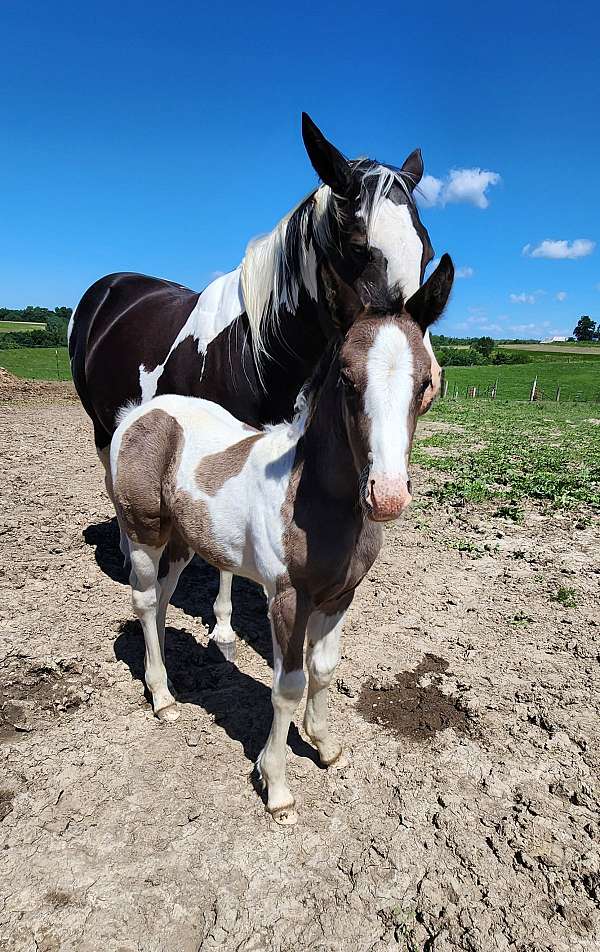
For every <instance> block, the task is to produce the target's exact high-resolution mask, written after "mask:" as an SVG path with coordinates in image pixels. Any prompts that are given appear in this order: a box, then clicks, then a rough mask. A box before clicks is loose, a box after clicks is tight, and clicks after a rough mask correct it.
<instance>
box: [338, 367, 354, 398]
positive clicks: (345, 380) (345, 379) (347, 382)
mask: <svg viewBox="0 0 600 952" xmlns="http://www.w3.org/2000/svg"><path fill="white" fill-rule="evenodd" d="M340 380H341V381H342V384H343V386H344V389H345V390H346V391H347V393H356V384H355V383H354V381H353V379H352V377H351V376H350V374H349V373H348V372H347V371H346V370H340Z"/></svg>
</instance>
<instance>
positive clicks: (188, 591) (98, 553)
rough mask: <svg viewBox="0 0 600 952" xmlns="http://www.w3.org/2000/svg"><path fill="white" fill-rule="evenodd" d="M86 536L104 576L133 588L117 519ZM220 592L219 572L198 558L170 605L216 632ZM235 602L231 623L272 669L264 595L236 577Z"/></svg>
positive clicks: (98, 525)
mask: <svg viewBox="0 0 600 952" xmlns="http://www.w3.org/2000/svg"><path fill="white" fill-rule="evenodd" d="M83 537H84V539H85V541H86V543H87V544H88V545H90V546H93V547H94V557H95V559H96V562H97V563H98V565H99V566H100V569H101V570H102V571H103V572H104V574H105V575H108V577H109V578H111V579H112V580H113V581H114V582H118V583H120V584H122V585H129V577H128V574H127V572H126V571H125V569H124V568H123V556H122V554H121V550H120V549H119V526H118V523H117V520H116V518H113V519H106V520H104V521H103V522H97V523H93V524H91V525H89V526H87V528H85V529H84V530H83ZM218 590H219V573H218V571H217V569H215V568H213V566H212V565H209V564H208V562H204V561H203V559H200V558H199V557H198V556H194V558H193V559H192V561H191V562H190V564H189V565H188V566H187V568H186V569H184V571H183V573H182V575H181V578H180V579H179V583H178V585H177V588H176V589H175V593H174V595H173V597H172V598H171V603H170V604H171V605H176V606H177V608H181V609H182V611H184V612H185V614H186V615H189V616H191V617H192V618H199V619H200V621H201V622H202V624H203V625H205V626H206V627H208V628H209V629H211V630H212V628H213V627H214V625H215V624H216V618H215V615H214V612H213V602H214V600H215V598H216V597H217V592H218ZM232 603H233V615H232V619H231V623H232V625H233V628H234V630H235V631H236V632H237V633H238V635H239V637H240V638H241V639H243V641H245V642H246V643H247V644H248V645H249V646H250V647H251V648H253V649H254V650H255V651H256V652H257V653H258V654H260V655H261V656H262V657H263V658H264V659H265V661H266V662H267V663H268V664H269V665H270V666H271V667H272V666H273V648H272V642H271V629H270V625H269V620H268V617H267V608H266V599H265V596H264V592H263V591H262V589H261V588H260V587H259V586H258V585H256V584H255V583H254V582H251V581H249V579H245V578H239V577H238V576H236V577H235V578H234V581H233V592H232ZM167 621H168V616H167Z"/></svg>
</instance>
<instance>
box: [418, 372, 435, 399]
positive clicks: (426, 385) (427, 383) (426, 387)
mask: <svg viewBox="0 0 600 952" xmlns="http://www.w3.org/2000/svg"><path fill="white" fill-rule="evenodd" d="M431 383H432V380H431V377H428V378H427V380H424V381H423V383H422V384H421V386H420V387H419V396H420V397H422V396H423V394H424V393H425V391H426V390H429V388H430V386H431Z"/></svg>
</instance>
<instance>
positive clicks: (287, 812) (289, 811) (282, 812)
mask: <svg viewBox="0 0 600 952" xmlns="http://www.w3.org/2000/svg"><path fill="white" fill-rule="evenodd" d="M271 816H272V817H273V819H274V820H275V823H277V824H278V825H279V826H295V825H296V823H297V822H298V814H297V813H296V810H295V807H294V805H293V804H292V806H291V807H282V808H281V809H279V810H273V811H272V812H271Z"/></svg>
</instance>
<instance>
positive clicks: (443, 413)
mask: <svg viewBox="0 0 600 952" xmlns="http://www.w3.org/2000/svg"><path fill="white" fill-rule="evenodd" d="M591 410H592V408H591V407H590V406H589V405H587V406H586V405H585V404H580V405H576V404H569V405H561V404H556V403H554V404H553V403H534V404H523V403H503V402H501V401H499V400H498V401H491V400H470V401H467V400H462V401H456V402H454V401H440V402H438V403H437V404H435V406H434V407H433V408H432V410H431V416H430V418H431V419H433V420H438V421H440V422H444V423H446V424H449V425H450V428H449V429H448V431H447V432H443V433H438V434H436V435H434V436H430V437H427V438H425V439H422V440H418V441H417V443H416V446H415V449H414V452H413V459H414V461H415V462H417V463H419V464H420V465H422V466H424V467H425V468H426V469H429V470H431V471H433V472H434V473H435V474H436V475H437V476H438V479H437V480H436V488H435V489H433V490H432V493H431V495H432V496H433V497H434V498H438V499H443V500H446V501H449V502H452V503H455V504H457V505H460V504H461V503H463V502H466V501H469V502H484V501H487V500H492V501H496V502H497V505H498V509H497V514H498V515H499V516H504V517H506V518H510V519H515V520H519V519H520V518H521V516H522V504H523V502H524V501H525V500H529V501H533V502H534V503H537V504H539V505H540V506H541V507H542V508H559V509H571V508H576V507H577V508H578V507H585V508H587V509H588V511H589V513H592V512H594V513H599V512H600V423H599V421H598V419H597V418H596V417H594V414H593V412H591ZM431 448H435V449H433V453H434V454H435V455H432V452H430V449H431ZM580 518H582V519H583V521H584V522H585V519H586V518H587V517H586V515H585V513H584V514H583V516H581V517H580Z"/></svg>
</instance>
